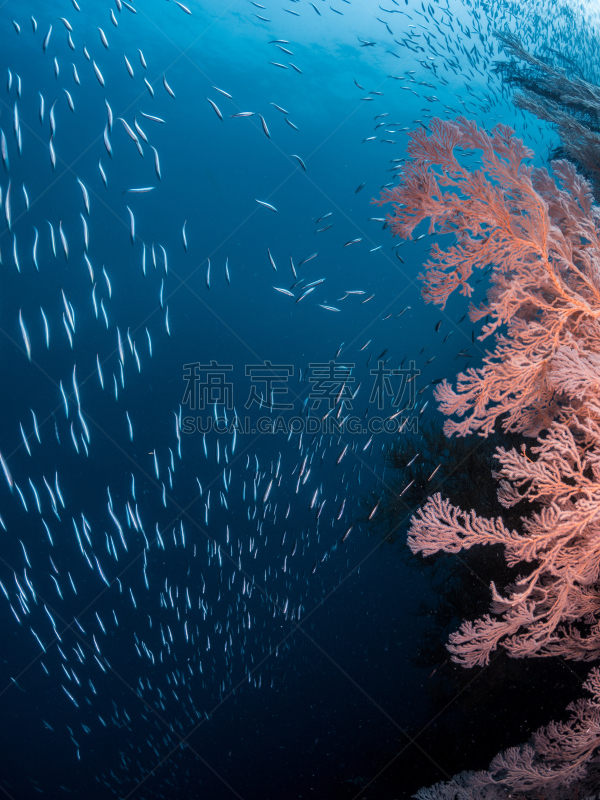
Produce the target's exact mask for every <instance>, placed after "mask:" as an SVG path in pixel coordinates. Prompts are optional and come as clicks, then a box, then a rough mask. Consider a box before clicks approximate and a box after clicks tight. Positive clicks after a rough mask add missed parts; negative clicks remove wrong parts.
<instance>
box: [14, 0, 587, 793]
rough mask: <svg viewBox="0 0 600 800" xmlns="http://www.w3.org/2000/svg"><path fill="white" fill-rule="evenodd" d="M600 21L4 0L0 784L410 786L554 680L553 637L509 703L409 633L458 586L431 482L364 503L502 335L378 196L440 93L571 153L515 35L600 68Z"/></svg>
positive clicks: (452, 763)
mask: <svg viewBox="0 0 600 800" xmlns="http://www.w3.org/2000/svg"><path fill="white" fill-rule="evenodd" d="M597 26H598V7H597V6H596V5H595V4H594V3H575V2H562V3H560V2H559V3H557V2H531V3H529V2H525V3H523V2H520V3H508V2H501V3H484V2H474V3H469V2H462V3H460V2H452V0H440V2H432V3H427V4H425V3H423V2H421V0H418V2H417V0H408V2H407V0H402V2H400V0H398V2H395V0H389V2H386V3H384V4H383V5H379V4H378V3H376V2H358V0H352V2H349V0H334V2H333V3H332V4H330V3H329V2H328V1H327V0H315V2H314V3H309V2H305V0H295V1H293V0H283V1H282V2H274V1H273V0H265V3H264V4H259V3H254V2H250V1H249V0H243V1H242V0H236V2H229V3H228V2H216V1H213V0H203V2H195V1H194V0H188V3H187V5H183V4H181V3H176V2H174V0H170V1H169V2H167V0H145V2H138V3H135V4H128V3H125V2H121V0H117V2H116V3H108V2H106V3H105V2H100V1H99V0H78V2H75V0H70V1H69V2H67V0H61V2H44V3H39V2H37V3H36V2H27V0H18V2H17V1H16V0H6V2H4V3H3V4H2V6H1V7H0V42H1V48H0V61H1V62H2V63H1V69H0V79H1V80H2V81H3V82H5V83H3V85H2V88H1V89H0V102H1V105H0V127H1V128H2V140H1V144H2V158H3V165H4V166H3V169H2V168H0V169H2V171H1V172H0V188H1V190H2V220H1V222H0V228H1V230H0V252H1V266H0V280H1V285H0V333H1V334H2V335H1V337H0V358H1V360H2V373H1V374H2V394H1V400H0V402H1V416H0V420H1V422H0V452H1V455H2V468H3V476H0V479H1V480H0V483H1V485H0V517H1V522H2V530H0V537H1V538H0V582H1V586H0V588H1V590H2V594H1V595H0V633H1V635H0V704H1V705H0V708H1V719H2V724H1V725H0V737H1V766H0V789H1V790H2V792H3V794H4V796H6V797H9V798H30V797H35V796H37V795H38V794H44V795H46V796H49V797H63V796H65V795H67V794H70V795H74V796H85V797H90V798H95V797H98V798H100V797H107V796H116V797H120V798H129V797H136V798H140V800H141V798H154V797H157V798H163V797H180V796H185V797H208V798H229V797H238V798H244V799H245V800H253V799H254V798H263V799H264V800H266V799H267V798H279V797H293V798H311V797H312V798H358V797H364V798H407V797H410V796H411V794H412V793H414V792H415V791H416V790H417V789H418V788H419V787H421V786H423V785H426V784H430V783H434V782H435V781H436V780H442V779H443V778H445V777H447V776H448V775H451V774H453V773H454V772H456V771H459V770H461V769H467V768H472V769H475V768H478V767H479V768H482V767H484V766H486V765H487V764H488V763H489V761H490V759H491V757H492V756H493V755H494V754H495V753H496V752H497V751H498V749H500V748H501V747H506V746H509V745H511V744H515V743H517V742H519V741H521V740H522V739H523V738H526V735H527V734H528V731H530V730H532V729H534V728H535V726H536V724H541V723H542V722H544V721H546V720H548V719H550V718H552V713H553V712H554V711H555V709H556V708H558V709H562V708H564V705H565V703H566V702H568V699H569V697H570V696H571V695H572V694H573V691H572V687H569V686H566V688H564V691H563V689H561V690H560V691H558V690H557V691H556V692H553V691H549V692H548V693H547V695H546V693H545V692H544V689H543V687H544V686H547V687H548V689H549V690H552V689H554V688H555V681H556V680H557V678H556V675H555V674H554V673H552V672H550V673H546V674H545V675H544V672H543V670H542V668H540V667H537V665H536V666H535V667H531V666H529V667H527V670H529V671H530V673H531V674H529V675H528V678H527V679H528V680H530V681H531V682H532V684H533V683H534V682H536V681H537V683H536V685H537V687H538V688H537V695H536V697H537V700H535V701H534V698H533V696H532V695H531V693H530V692H527V691H524V692H521V691H520V690H519V689H518V688H517V687H516V684H517V683H518V682H519V681H522V680H523V676H522V674H520V675H518V676H516V677H513V675H512V674H511V675H509V676H508V677H507V675H506V674H505V675H504V679H505V683H503V684H502V685H503V687H504V688H503V693H502V694H501V697H502V710H501V711H500V710H498V708H493V709H492V708H489V707H486V706H485V702H486V696H485V695H486V691H487V690H484V689H483V687H482V686H480V687H479V689H478V691H480V692H481V694H480V695H478V694H476V691H477V687H475V689H473V687H471V692H472V693H471V695H469V694H468V693H467V694H466V695H464V696H457V693H456V692H455V691H454V692H452V691H450V690H447V689H442V688H440V686H439V684H436V683H435V681H436V680H438V678H439V675H438V674H437V670H438V668H440V667H441V666H443V664H444V659H445V656H444V655H442V656H441V657H438V655H439V652H440V650H441V652H442V653H443V652H444V650H443V644H444V642H445V640H446V638H447V632H446V633H441V634H440V633H439V631H438V629H436V628H434V631H435V635H436V637H437V638H436V640H435V642H431V641H430V643H429V648H430V651H432V652H435V654H436V655H435V657H434V658H431V659H429V660H427V658H425V656H424V655H423V650H422V649H421V656H422V657H421V659H420V660H415V654H416V651H417V650H418V642H419V641H420V640H421V639H422V638H423V637H427V636H428V635H429V637H430V639H431V629H430V628H428V627H427V623H428V622H429V623H430V622H431V617H432V615H431V614H430V615H427V614H426V615H425V621H424V619H423V616H419V615H418V611H419V607H420V605H421V603H422V602H423V601H428V602H430V603H433V604H435V600H436V596H437V595H438V594H439V592H438V590H437V589H436V588H435V584H432V580H431V575H430V572H429V570H428V568H427V567H426V565H425V564H424V563H423V562H418V561H416V560H413V559H410V558H408V557H407V556H406V553H405V552H404V550H403V541H404V540H403V533H405V531H406V527H407V524H408V520H409V518H410V516H411V514H412V513H413V511H414V510H415V509H414V508H413V507H411V506H410V505H406V506H405V508H404V509H403V511H402V514H401V515H399V516H398V519H397V520H396V521H395V523H394V525H393V533H394V536H390V534H389V531H388V530H387V529H386V531H385V535H384V536H383V537H382V536H381V535H380V533H381V532H378V531H377V530H373V526H372V525H371V524H370V523H371V522H372V521H373V519H374V518H375V512H376V510H377V508H378V502H379V498H380V497H381V496H382V495H383V493H384V491H385V487H386V486H388V485H389V481H390V479H391V474H392V473H393V468H392V467H393V465H392V467H390V464H389V460H388V464H387V466H386V465H385V463H384V460H385V453H386V452H387V449H388V448H389V447H390V446H391V445H393V444H394V443H397V442H398V441H401V442H405V441H406V442H408V441H410V447H412V448H413V451H411V452H414V453H421V452H423V451H424V450H425V449H426V448H427V447H428V442H429V445H430V444H431V439H426V441H425V443H424V444H419V442H421V441H422V439H421V437H422V436H423V431H431V429H430V428H429V427H428V426H430V425H431V424H435V421H436V420H438V418H439V416H440V415H438V414H437V412H436V409H435V401H434V400H433V398H432V389H433V387H434V386H435V385H436V384H437V383H438V382H439V381H440V380H441V379H443V378H448V379H449V380H452V379H453V378H454V376H455V375H456V373H457V372H458V371H460V370H462V369H464V368H465V366H477V365H478V364H479V363H481V358H482V356H483V355H484V353H485V347H484V346H482V345H481V343H479V342H477V339H476V335H477V334H476V333H475V335H473V326H472V325H471V323H470V322H469V320H468V318H466V319H465V317H464V314H465V312H466V310H467V303H466V302H465V301H464V298H452V300H451V301H450V302H449V303H448V305H447V307H446V308H445V309H444V310H443V311H440V310H439V309H437V308H433V307H432V306H431V305H425V304H424V303H423V301H422V299H421V297H420V282H419V279H418V275H419V273H420V271H421V266H422V264H423V262H424V261H425V260H426V258H427V254H428V251H429V249H430V247H431V240H430V239H429V237H428V236H427V235H424V236H423V237H422V238H420V239H418V240H416V241H412V242H407V243H406V244H403V245H402V246H400V245H401V242H399V241H397V240H395V239H393V238H392V236H391V234H390V232H389V230H387V225H386V223H385V215H386V213H388V209H387V208H383V209H381V208H380V207H379V206H376V205H373V204H372V203H371V200H372V199H373V198H376V199H377V198H379V195H380V191H381V189H382V187H385V186H392V185H394V184H395V182H396V181H397V178H398V176H399V175H400V174H401V170H402V164H403V161H404V159H405V158H406V144H407V142H408V136H409V134H410V131H411V130H413V129H415V128H416V127H418V126H423V127H427V125H428V122H429V120H430V119H432V118H433V117H436V116H439V117H442V118H444V119H453V118H455V117H457V116H459V115H463V114H464V115H465V116H466V117H468V118H472V119H475V120H477V122H478V123H479V124H480V125H482V126H484V127H486V128H489V129H491V128H492V127H493V126H494V125H495V124H497V123H498V122H503V123H504V124H507V125H510V126H511V127H513V128H514V129H515V130H516V132H517V135H518V136H520V137H522V138H523V139H524V141H525V143H526V144H527V145H528V146H529V147H531V148H532V149H533V150H534V151H535V153H536V157H535V159H534V160H533V161H532V163H533V164H534V165H535V166H542V165H544V164H546V163H547V160H548V158H549V155H550V154H551V152H552V151H553V149H554V148H556V147H557V144H558V137H557V135H556V133H555V132H554V130H553V128H552V126H551V125H549V124H547V123H545V122H540V121H539V120H537V119H536V118H534V117H533V116H531V115H530V114H528V113H524V112H522V111H520V110H518V109H517V108H516V107H515V106H514V105H513V103H512V92H511V90H510V87H507V86H506V85H505V84H504V83H503V80H502V73H501V72H498V70H494V65H495V63H496V62H502V61H506V60H507V56H506V54H505V52H504V50H503V48H502V43H501V42H500V41H499V40H498V38H497V37H496V36H495V35H494V32H495V31H501V32H504V33H506V32H509V33H513V34H515V35H517V36H518V37H519V39H520V41H521V42H522V44H523V46H524V47H525V48H526V49H529V50H531V51H532V52H533V51H535V52H537V53H541V54H544V53H546V54H553V53H555V54H556V53H558V54H560V57H561V58H562V61H561V64H566V65H567V68H568V69H571V70H573V72H574V73H577V74H579V72H578V71H581V74H583V75H584V76H585V78H586V79H587V80H589V81H592V82H593V81H596V80H597V78H598V75H597V72H598V59H597V36H598V27H597ZM250 112H251V113H250ZM462 158H463V159H464V163H466V164H469V165H472V164H475V163H476V161H477V158H478V154H477V153H470V152H465V153H463V155H462ZM136 190H137V191H136ZM139 190H144V191H139ZM422 233H423V234H426V229H424V230H423V231H422ZM485 289H486V284H485V278H483V279H482V282H481V283H480V284H479V285H478V286H477V287H476V292H475V294H474V296H473V298H472V300H473V302H474V303H475V304H477V302H479V301H480V300H482V299H483V297H484V294H485ZM282 290H283V291H282ZM267 379H268V380H267ZM211 381H212V383H211ZM280 406H285V407H283V408H282V407H280ZM217 421H219V425H217V424H216V423H217ZM475 444H478V443H475ZM401 446H404V444H403V445H401ZM406 446H407V447H408V445H406ZM488 456H489V453H488V455H486V458H487V457H488ZM434 466H435V465H432V467H434ZM473 469H474V470H475V472H474V475H476V476H477V475H479V474H481V473H479V472H477V470H478V469H479V466H478V465H477V464H475V465H474V466H473ZM488 473H489V470H487V472H486V473H485V478H482V483H483V482H484V481H485V480H489V479H488V478H487V474H488ZM438 477H439V476H438ZM5 478H6V480H5ZM386 480H387V481H388V484H386ZM434 484H435V482H433V483H432V484H431V486H432V490H433V488H434ZM403 485H404V484H403ZM468 489H470V491H472V492H473V493H474V494H478V493H480V494H483V493H485V491H486V489H485V488H484V487H483V486H478V485H477V483H476V482H474V481H470V482H469V485H468V487H467V490H468ZM473 502H475V500H473ZM404 538H405V537H404ZM382 539H383V541H382ZM391 539H393V543H391V544H390V541H386V540H391ZM443 580H444V573H442V582H443ZM428 616H429V619H428ZM451 618H452V614H450V615H449V621H448V624H451ZM459 618H460V617H459V615H456V616H455V617H454V627H456V623H457V620H458V619H459ZM428 631H429V634H428V633H427V632H428ZM507 669H508V668H507ZM521 669H523V667H522V666H521ZM536 669H537V672H536ZM471 678H472V676H471ZM471 678H470V679H471ZM568 679H569V675H567V676H566V677H565V681H568ZM544 680H545V681H546V684H544V683H543V682H544ZM449 681H450V684H452V680H451V679H449ZM540 681H541V684H540ZM452 685H454V684H452ZM540 685H541V686H542V689H541V690H540V688H539V687H540ZM432 687H433V688H432ZM510 687H512V690H514V693H511V691H512V690H511V688H510ZM446 691H447V694H445V692H446ZM473 692H475V693H473ZM561 692H562V693H561ZM550 695H551V696H550ZM447 697H452V702H446V700H447ZM465 697H469V698H470V699H469V704H467V705H466V706H461V703H464V702H465ZM444 698H446V699H444ZM526 702H529V703H530V707H527V706H525V708H526V711H525V713H524V705H523V704H524V703H526ZM517 711H518V715H517V713H516V712H517ZM513 712H514V713H513ZM502 714H504V716H501V715H502ZM517 716H518V719H517ZM500 720H502V721H500ZM525 723H526V724H525Z"/></svg>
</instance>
